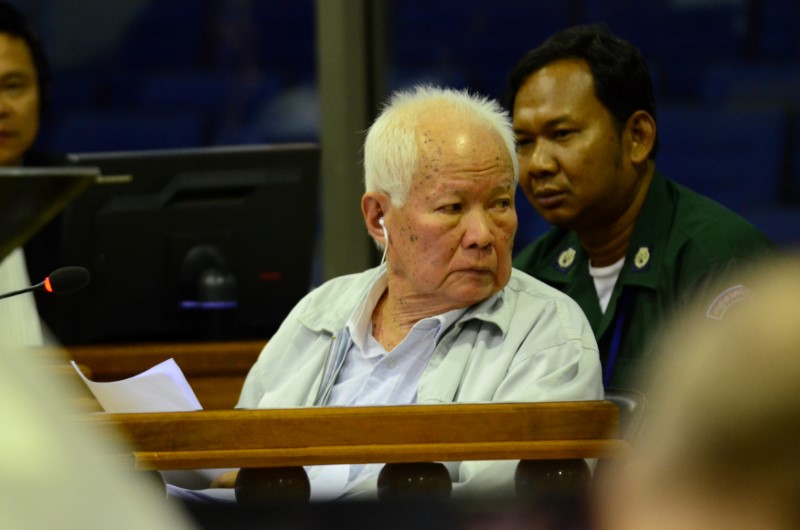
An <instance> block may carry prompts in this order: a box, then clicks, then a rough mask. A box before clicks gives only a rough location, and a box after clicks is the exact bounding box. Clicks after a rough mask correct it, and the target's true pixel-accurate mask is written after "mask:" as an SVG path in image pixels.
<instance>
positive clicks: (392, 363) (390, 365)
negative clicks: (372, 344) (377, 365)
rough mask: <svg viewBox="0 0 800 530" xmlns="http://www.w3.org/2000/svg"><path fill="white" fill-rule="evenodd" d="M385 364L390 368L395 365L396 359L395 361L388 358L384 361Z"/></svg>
mask: <svg viewBox="0 0 800 530" xmlns="http://www.w3.org/2000/svg"><path fill="white" fill-rule="evenodd" d="M386 366H388V367H389V369H392V368H394V367H395V366H397V361H395V360H394V359H389V361H388V362H387V363H386Z"/></svg>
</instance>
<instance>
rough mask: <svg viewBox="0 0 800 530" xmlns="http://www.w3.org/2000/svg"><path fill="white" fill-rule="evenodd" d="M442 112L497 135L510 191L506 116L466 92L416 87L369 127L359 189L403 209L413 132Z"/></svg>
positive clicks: (415, 156)
mask: <svg viewBox="0 0 800 530" xmlns="http://www.w3.org/2000/svg"><path fill="white" fill-rule="evenodd" d="M442 106H446V107H448V108H450V109H452V110H453V111H454V113H455V115H457V116H459V117H465V118H468V119H470V120H474V121H476V122H478V123H482V124H485V125H486V126H487V127H489V128H490V129H492V130H494V131H496V132H497V134H499V135H500V138H501V139H502V140H503V143H504V144H505V146H506V149H507V150H508V155H509V156H510V157H511V163H512V165H513V167H514V185H515V186H516V184H517V182H518V180H519V164H518V162H517V154H516V150H515V144H514V134H513V132H512V128H511V120H510V118H509V115H508V113H507V112H506V111H505V110H504V109H503V107H502V106H501V105H500V104H499V103H498V102H497V101H495V100H493V99H490V98H487V97H484V96H480V95H477V94H470V93H469V92H468V91H467V90H454V89H449V88H439V87H434V86H430V85H423V86H416V87H414V88H412V89H410V90H402V91H398V92H395V93H394V94H393V95H392V97H391V99H390V100H389V103H388V104H387V105H386V107H384V109H383V111H382V112H381V114H380V116H378V118H377V119H376V120H375V121H374V122H373V124H372V126H371V127H370V128H369V131H368V132H367V138H366V141H365V142H364V185H365V187H366V190H367V191H368V192H370V191H377V192H382V193H386V194H387V195H388V196H389V197H390V198H391V201H392V205H393V206H395V207H400V206H402V205H403V204H405V201H406V199H407V198H408V193H409V191H410V189H411V182H412V179H413V177H414V174H415V173H416V170H417V163H418V161H419V153H418V149H417V128H418V126H419V123H420V120H421V118H423V117H424V116H425V115H426V114H427V113H429V112H430V111H431V109H432V108H436V107H438V108H441V107H442Z"/></svg>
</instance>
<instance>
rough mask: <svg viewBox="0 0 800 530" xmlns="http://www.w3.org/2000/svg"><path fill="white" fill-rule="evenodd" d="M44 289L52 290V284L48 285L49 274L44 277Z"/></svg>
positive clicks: (50, 291)
mask: <svg viewBox="0 0 800 530" xmlns="http://www.w3.org/2000/svg"><path fill="white" fill-rule="evenodd" d="M44 290H45V291H47V292H48V293H52V292H53V286H52V285H50V276H48V277H47V278H45V279H44Z"/></svg>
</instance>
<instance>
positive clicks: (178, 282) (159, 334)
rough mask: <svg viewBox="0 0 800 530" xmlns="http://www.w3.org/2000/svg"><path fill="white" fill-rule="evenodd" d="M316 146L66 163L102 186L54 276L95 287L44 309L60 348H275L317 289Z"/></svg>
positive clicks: (75, 222)
mask: <svg viewBox="0 0 800 530" xmlns="http://www.w3.org/2000/svg"><path fill="white" fill-rule="evenodd" d="M319 154H320V153H319V147H318V146H317V145H316V144H286V145H259V146H235V147H215V148H198V149H177V150H158V151H131V152H119V153H84V154H74V155H70V157H69V159H70V161H71V163H72V164H75V165H79V166H95V167H98V168H99V169H100V171H101V173H102V175H103V177H104V179H103V180H104V182H106V183H105V184H96V185H94V186H92V187H91V188H90V189H88V190H87V191H86V192H85V193H84V194H83V195H81V196H80V197H78V198H77V199H76V200H75V201H74V202H73V203H71V204H70V205H69V206H68V207H67V208H66V210H65V211H64V214H63V216H62V219H61V222H62V226H61V249H60V251H59V260H58V261H59V264H60V265H61V266H65V265H77V266H83V267H86V268H87V269H89V271H90V272H91V275H92V280H91V282H90V284H89V285H88V287H87V288H86V289H84V290H83V291H81V292H79V293H75V294H72V295H69V296H70V299H69V303H66V302H67V301H66V300H63V301H62V300H58V303H50V304H48V307H42V306H41V305H40V311H41V313H42V316H43V318H44V320H45V322H46V323H47V325H48V326H49V327H50V330H51V331H52V332H53V334H54V335H55V338H56V339H58V340H59V341H60V342H62V343H64V344H92V343H94V344H96V343H118V342H170V341H198V340H234V339H250V338H263V339H268V338H269V337H270V335H271V334H272V333H274V332H275V330H276V329H277V327H278V326H279V325H280V323H281V321H282V320H283V319H284V317H285V316H286V315H287V314H288V312H289V311H290V309H291V308H292V307H293V306H294V304H295V303H297V301H298V300H299V299H300V298H301V297H302V296H303V295H304V294H305V293H307V292H308V291H309V289H310V288H311V285H312V260H313V256H314V248H315V234H316V232H317V230H316V224H317V217H318V216H317V209H318V208H317V205H318V202H319V201H318V196H317V185H318V169H319Z"/></svg>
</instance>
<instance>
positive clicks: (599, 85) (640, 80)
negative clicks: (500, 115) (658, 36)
mask: <svg viewBox="0 0 800 530" xmlns="http://www.w3.org/2000/svg"><path fill="white" fill-rule="evenodd" d="M561 59H581V60H583V61H586V64H587V65H588V66H589V69H590V70H591V72H592V77H593V79H594V91H595V95H596V96H597V99H598V100H599V101H600V103H602V104H603V106H605V107H606V108H607V109H608V111H609V112H610V113H611V116H612V117H613V118H614V121H615V122H616V123H617V126H618V127H619V128H620V130H621V129H622V127H623V126H624V125H625V123H626V122H627V121H628V118H630V117H631V115H632V114H633V113H634V112H636V111H637V110H644V111H646V112H648V113H649V114H650V115H651V116H652V117H653V119H654V120H655V119H656V100H655V96H654V95H653V83H652V81H651V80H650V72H649V70H648V69H647V63H645V61H644V58H643V57H642V54H641V52H640V51H639V50H638V49H637V48H636V47H635V46H633V45H632V44H631V43H629V42H628V41H626V40H623V39H621V38H619V37H617V36H615V35H614V34H613V33H611V30H609V29H608V27H607V26H605V25H603V24H590V25H581V26H572V27H569V28H566V29H564V30H561V31H559V32H558V33H555V34H554V35H552V36H551V37H550V38H548V39H547V40H546V41H544V42H543V43H542V44H541V45H540V46H538V47H537V48H534V49H532V50H530V51H529V52H527V53H526V54H525V55H524V56H523V57H522V59H520V60H519V62H518V63H517V65H516V66H515V67H514V69H513V70H512V72H511V75H510V76H509V82H508V93H507V95H506V100H507V104H508V108H509V110H510V111H511V113H512V114H513V112H514V100H515V99H516V97H517V92H519V89H520V87H521V86H522V84H523V83H524V82H525V80H526V79H527V78H528V77H530V76H531V75H532V74H534V73H535V72H537V71H538V70H541V69H542V68H544V67H545V66H547V65H548V64H550V63H552V62H555V61H558V60H561ZM658 143H659V142H658V136H656V140H655V143H654V144H653V149H652V150H651V151H650V158H651V159H655V157H656V154H657V153H658Z"/></svg>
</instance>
